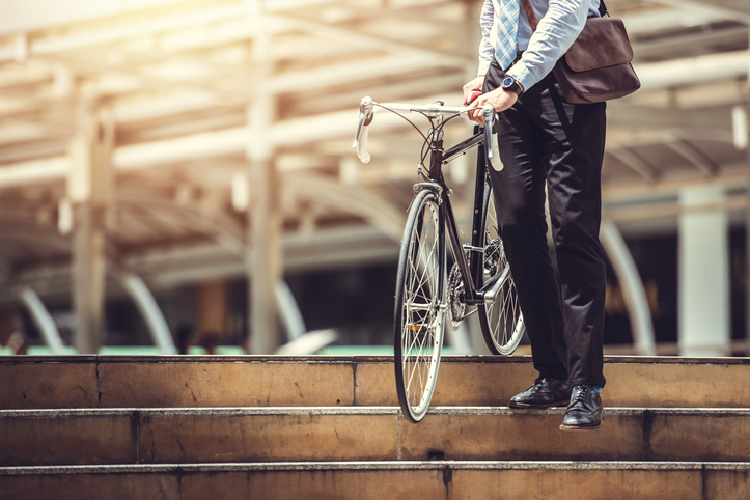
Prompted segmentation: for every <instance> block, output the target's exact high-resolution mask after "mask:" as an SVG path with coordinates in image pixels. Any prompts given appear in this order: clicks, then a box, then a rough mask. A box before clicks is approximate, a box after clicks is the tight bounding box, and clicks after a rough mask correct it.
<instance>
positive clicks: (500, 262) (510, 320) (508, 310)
mask: <svg viewBox="0 0 750 500" xmlns="http://www.w3.org/2000/svg"><path fill="white" fill-rule="evenodd" d="M483 205H484V206H483V212H484V213H485V214H486V223H485V228H484V234H485V236H484V258H483V260H484V280H485V281H487V280H489V279H491V278H492V277H493V276H495V275H496V274H498V273H502V272H503V271H504V270H507V277H506V279H505V281H504V282H503V284H502V286H501V287H500V290H499V292H498V293H497V295H496V296H495V299H494V301H492V302H489V303H488V302H484V303H481V304H479V307H478V308H477V309H478V313H479V314H478V316H479V325H480V326H481V329H482V336H483V337H484V341H485V343H486V344H487V347H489V349H490V352H492V353H493V354H502V355H504V356H509V355H511V354H513V353H514V352H515V351H516V349H517V348H518V344H519V343H520V342H521V338H522V337H523V334H524V332H525V331H526V327H525V326H524V322H523V314H522V313H521V306H520V304H519V302H518V292H517V290H516V284H515V282H514V281H513V277H512V276H511V275H510V268H509V265H508V259H507V258H506V255H505V247H504V246H503V240H502V238H501V237H500V229H499V228H500V226H499V224H498V222H497V212H495V201H494V199H493V196H492V187H491V186H490V185H489V184H485V190H484V201H483Z"/></svg>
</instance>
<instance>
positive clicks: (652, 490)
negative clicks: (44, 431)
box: [0, 461, 750, 500]
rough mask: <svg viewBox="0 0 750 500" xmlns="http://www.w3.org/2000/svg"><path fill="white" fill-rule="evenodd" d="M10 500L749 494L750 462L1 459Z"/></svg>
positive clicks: (693, 497)
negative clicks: (18, 462)
mask: <svg viewBox="0 0 750 500" xmlns="http://www.w3.org/2000/svg"><path fill="white" fill-rule="evenodd" d="M0 488H2V491H3V499H4V500H20V499H23V500H27V499H29V498H34V499H41V498H54V499H56V500H72V499H75V500H88V499H92V500H93V499H100V498H107V499H114V500H118V499H127V500H130V499H133V498H138V499H140V500H151V499H154V500H156V499H158V500H204V499H206V498H232V499H257V498H273V499H275V500H285V499H294V500H298V499H300V498H304V499H311V500H314V499H326V500H327V499H331V498H346V499H355V500H371V499H372V500H382V499H383V498H388V499H392V498H393V499H413V498H429V499H436V498H441V499H448V500H474V499H481V500H486V499H487V498H493V499H494V498H498V499H504V498H508V499H518V498H523V499H532V498H545V499H546V498H561V499H564V498H575V499H576V500H599V499H606V500H611V499H626V498H628V499H629V498H637V499H639V500H646V499H648V500H651V499H654V500H656V499H658V500H664V499H676V498H679V499H682V500H725V499H740V498H750V463H746V462H743V463H733V464H724V463H705V462H702V463H660V462H589V463H580V462H549V463H537V462H517V461H516V462H490V463H486V462H480V463H477V462H374V463H373V462H367V463H335V462H334V463H315V464H308V463H282V464H279V463H273V464H233V465H210V464H200V465H159V466H148V465H140V466H97V467H21V468H0Z"/></svg>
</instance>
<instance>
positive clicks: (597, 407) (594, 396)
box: [560, 385, 604, 430]
mask: <svg viewBox="0 0 750 500" xmlns="http://www.w3.org/2000/svg"><path fill="white" fill-rule="evenodd" d="M603 416H604V409H603V408H602V397H601V396H600V395H599V393H598V392H596V391H595V390H594V388H593V387H591V386H590V385H576V386H575V387H573V394H572V396H571V397H570V404H569V405H568V408H567V409H566V410H565V414H564V415H563V420H562V425H560V429H564V430H585V429H598V428H599V427H601V426H602V418H603Z"/></svg>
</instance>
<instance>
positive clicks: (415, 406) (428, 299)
mask: <svg viewBox="0 0 750 500" xmlns="http://www.w3.org/2000/svg"><path fill="white" fill-rule="evenodd" d="M444 244H445V238H444V234H443V225H442V220H441V217H440V206H439V204H438V200H437V198H436V197H435V195H434V194H432V193H431V192H429V191H422V192H420V193H419V194H418V195H417V197H416V198H415V199H414V201H413V202H412V206H411V209H410V211H409V217H408V219H407V222H406V229H405V230H404V237H403V239H402V240H401V251H400V254H399V259H398V273H397V276H396V303H395V311H394V339H393V347H394V368H395V372H396V392H397V394H398V402H399V405H400V406H401V410H402V412H403V413H404V415H405V416H406V418H407V419H408V420H409V421H411V422H414V423H416V422H419V421H420V420H421V419H422V417H424V415H425V413H426V412H427V409H428V407H429V405H430V400H431V399H432V393H433V391H434V390H435V384H436V383H437V375H438V368H439V366H440V355H441V353H442V349H443V333H444V328H445V315H446V304H445V302H446V293H445V287H446V284H445V283H446V260H445V250H444V248H442V247H443V246H444Z"/></svg>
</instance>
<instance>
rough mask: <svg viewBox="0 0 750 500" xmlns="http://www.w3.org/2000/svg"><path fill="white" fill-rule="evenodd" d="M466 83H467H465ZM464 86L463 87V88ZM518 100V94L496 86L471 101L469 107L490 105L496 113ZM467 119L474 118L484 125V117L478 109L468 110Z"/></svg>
mask: <svg viewBox="0 0 750 500" xmlns="http://www.w3.org/2000/svg"><path fill="white" fill-rule="evenodd" d="M467 85H468V84H467ZM465 88H466V87H464V89H465ZM516 101H518V94H516V93H515V92H513V91H512V90H505V89H504V88H502V87H498V88H496V89H495V90H493V91H491V92H487V93H486V94H482V95H480V96H479V97H477V98H476V100H475V101H474V102H472V103H471V104H470V105H469V107H470V108H481V107H482V106H484V105H485V104H490V105H492V107H493V108H495V111H496V112H497V113H502V112H503V111H505V110H506V109H508V108H510V107H511V106H513V105H514V104H515V103H516ZM469 119H471V120H474V121H475V122H477V123H478V124H480V125H484V118H482V112H481V111H480V110H477V111H470V112H469Z"/></svg>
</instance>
